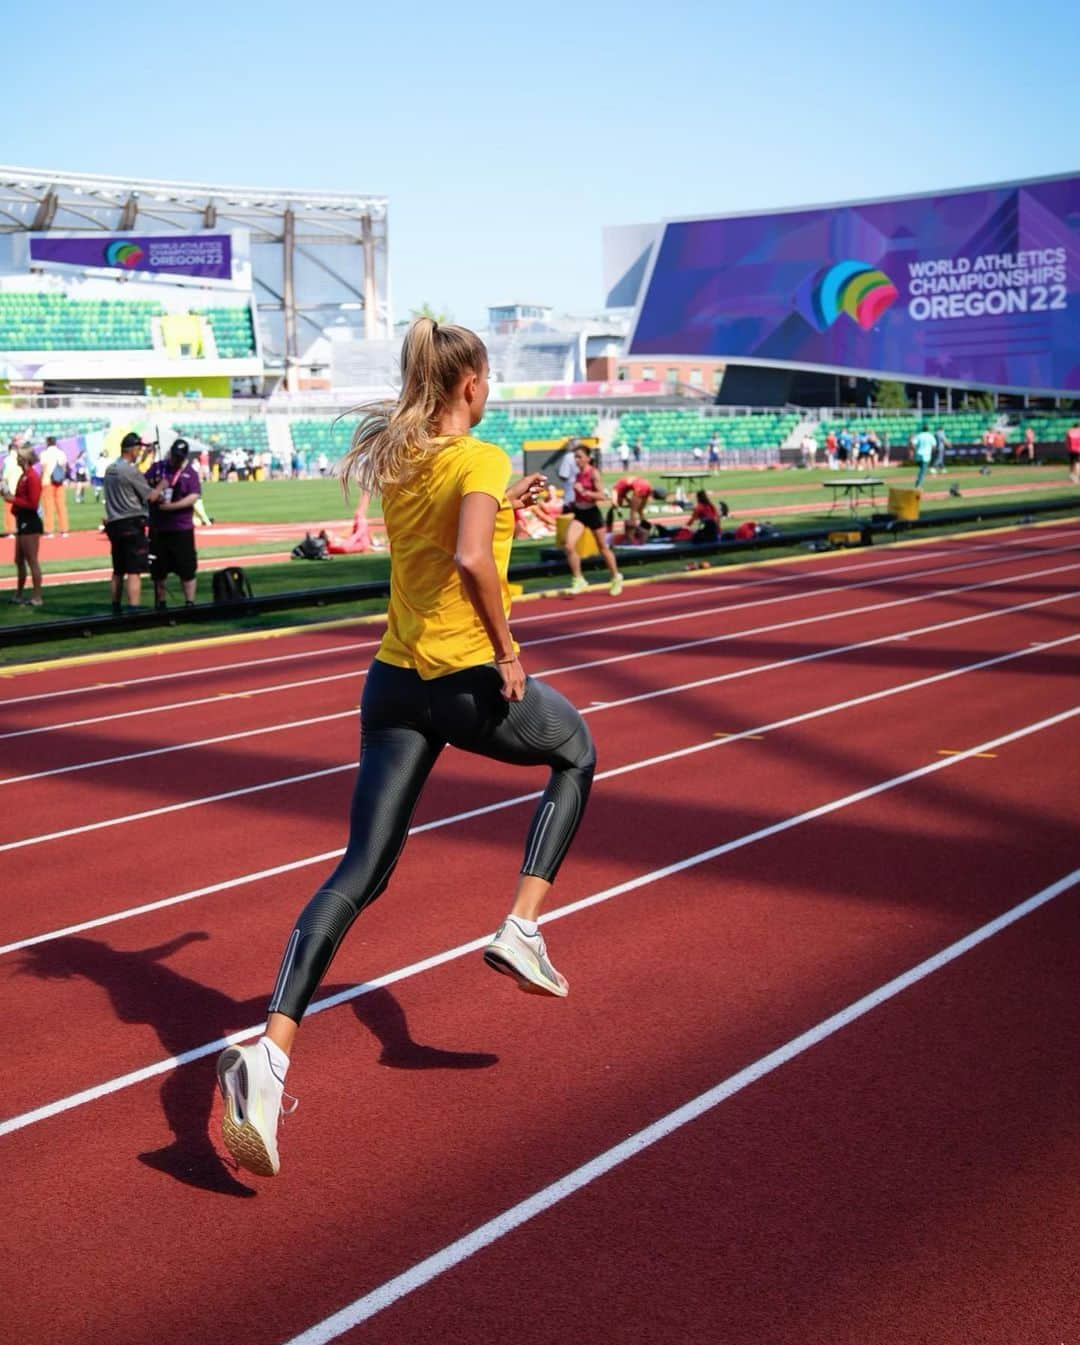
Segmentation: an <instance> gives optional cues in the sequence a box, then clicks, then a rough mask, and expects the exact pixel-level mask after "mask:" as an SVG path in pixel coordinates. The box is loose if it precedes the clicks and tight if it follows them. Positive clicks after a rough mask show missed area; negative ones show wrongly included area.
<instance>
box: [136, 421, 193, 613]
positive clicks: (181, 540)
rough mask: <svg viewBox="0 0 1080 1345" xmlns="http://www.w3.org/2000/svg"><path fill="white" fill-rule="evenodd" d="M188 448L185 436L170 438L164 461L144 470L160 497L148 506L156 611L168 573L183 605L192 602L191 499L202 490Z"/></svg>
mask: <svg viewBox="0 0 1080 1345" xmlns="http://www.w3.org/2000/svg"><path fill="white" fill-rule="evenodd" d="M189 452H190V448H189V445H188V442H187V440H186V439H174V440H173V444H172V447H171V448H170V449H169V456H168V457H167V458H166V459H165V461H164V462H155V463H154V464H153V465H152V466H151V467H150V468H149V470H148V471H147V473H146V479H147V481H148V482H149V483H150V485H151V486H155V487H157V486H160V488H161V499H160V500H158V502H157V503H156V504H153V503H152V504H151V506H150V574H151V576H152V578H153V580H154V590H155V595H156V599H157V606H158V610H159V611H162V610H164V608H165V580H166V578H167V577H168V575H169V574H170V573H171V574H175V575H176V576H177V578H178V579H179V580H180V586H181V588H183V590H184V606H185V607H193V606H194V605H195V572H196V570H197V569H198V558H197V556H196V554H195V501H196V500H197V499H198V498H199V496H200V494H201V493H202V492H201V489H200V486H199V474H198V472H197V471H196V470H195V468H194V467H193V466H192V465H191V463H190V462H188V453H189Z"/></svg>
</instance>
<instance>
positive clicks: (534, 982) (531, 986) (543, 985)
mask: <svg viewBox="0 0 1080 1345" xmlns="http://www.w3.org/2000/svg"><path fill="white" fill-rule="evenodd" d="M484 961H485V962H486V963H487V964H488V966H489V967H490V968H491V969H492V971H498V972H501V973H502V974H503V975H504V976H511V977H513V979H514V980H515V981H516V982H517V985H518V989H519V990H523V991H524V992H525V994H527V995H547V996H549V997H550V998H554V999H565V998H566V996H567V995H568V994H569V993H570V992H569V991H568V990H566V989H564V988H563V986H561V985H560V984H559V982H558V981H555V980H552V979H551V978H550V977H549V976H548V975H547V974H546V973H545V972H544V970H543V968H542V967H541V966H540V963H539V962H538V961H536V960H535V959H533V960H532V961H531V963H530V961H527V960H526V959H525V958H523V957H521V956H520V954H519V953H518V952H517V950H516V949H514V948H508V947H507V946H506V945H505V944H494V943H493V944H489V945H488V947H487V948H485V949H484Z"/></svg>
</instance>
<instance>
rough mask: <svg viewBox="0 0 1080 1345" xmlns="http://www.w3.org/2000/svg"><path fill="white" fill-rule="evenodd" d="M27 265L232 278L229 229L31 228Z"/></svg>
mask: <svg viewBox="0 0 1080 1345" xmlns="http://www.w3.org/2000/svg"><path fill="white" fill-rule="evenodd" d="M29 260H30V265H31V266H46V267H48V266H56V267H74V268H76V269H78V270H86V269H99V270H105V271H123V272H125V273H127V274H128V275H170V276H199V277H202V278H207V279H212V280H231V279H232V239H231V238H230V237H229V235H228V234H203V233H199V234H92V233H86V234H31V235H30V255H29Z"/></svg>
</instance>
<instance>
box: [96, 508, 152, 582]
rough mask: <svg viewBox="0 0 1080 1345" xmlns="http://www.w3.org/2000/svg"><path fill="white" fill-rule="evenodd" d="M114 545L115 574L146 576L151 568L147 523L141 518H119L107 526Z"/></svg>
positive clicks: (113, 566)
mask: <svg viewBox="0 0 1080 1345" xmlns="http://www.w3.org/2000/svg"><path fill="white" fill-rule="evenodd" d="M105 533H106V536H107V537H108V539H109V541H110V543H111V544H112V568H113V574H145V573H146V571H147V570H148V569H149V568H150V557H149V554H148V548H147V544H146V523H145V521H144V520H143V519H141V518H118V519H115V520H114V521H113V522H112V523H106V524H105Z"/></svg>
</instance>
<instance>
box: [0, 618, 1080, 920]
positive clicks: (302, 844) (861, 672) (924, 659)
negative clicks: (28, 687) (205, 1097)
mask: <svg viewBox="0 0 1080 1345" xmlns="http://www.w3.org/2000/svg"><path fill="white" fill-rule="evenodd" d="M1075 608H1076V604H1075V603H1074V604H1073V609H1074V610H1075ZM1022 615H1023V618H1024V624H1023V629H1024V635H1025V637H1026V638H1027V639H1029V640H1030V639H1032V638H1034V637H1036V636H1039V637H1043V636H1046V637H1048V638H1051V639H1053V638H1060V637H1059V636H1057V631H1058V629H1059V628H1060V627H1059V625H1058V624H1057V622H1058V615H1059V614H1058V613H1057V609H1056V607H1055V608H1052V609H1049V608H1044V609H1041V610H1033V611H1029V612H1027V613H1024V614H1022ZM1016 619H1017V618H1016V617H1015V616H1014V617H1013V618H1012V620H1014V621H1015V620H1016ZM1048 619H1049V624H1046V623H1047V620H1048ZM1033 623H1034V624H1033ZM1010 629H1011V627H1010V621H1009V620H1008V619H1003V620H1001V621H999V619H998V618H997V617H993V618H991V619H989V620H985V621H979V622H977V623H969V624H968V625H967V626H962V627H957V628H955V629H953V630H951V631H950V630H944V631H942V630H934V631H932V632H931V634H930V636H929V637H928V644H927V648H926V649H925V650H922V649H919V648H917V647H913V646H915V645H916V644H917V642H913V641H911V640H907V641H905V642H904V643H903V645H902V646H901V652H900V653H897V652H896V649H895V647H894V646H893V645H892V644H891V642H889V643H887V644H886V645H885V646H883V647H879V648H878V649H876V650H872V651H870V652H871V653H872V654H873V655H874V656H875V661H873V662H870V663H867V664H864V663H863V662H862V660H863V659H864V658H865V656H866V651H861V650H855V651H852V652H851V653H849V654H842V655H837V656H835V657H831V658H829V659H828V660H827V661H825V662H823V663H821V664H819V665H811V667H812V668H813V669H814V670H815V672H814V676H812V677H810V678H807V677H806V676H801V677H791V676H790V675H788V670H786V669H784V668H783V667H780V668H773V669H772V670H771V671H763V672H761V673H760V675H758V674H757V673H756V672H755V665H754V664H751V666H750V667H749V668H743V669H742V671H743V672H745V673H747V674H749V675H747V676H740V669H739V665H738V664H737V665H736V671H735V672H734V673H732V674H731V675H732V676H735V677H736V678H737V679H738V680H737V681H735V682H733V683H731V684H730V689H729V687H728V686H725V684H723V683H719V684H713V685H711V686H709V685H706V686H704V687H694V686H693V685H692V684H691V686H690V689H689V690H687V691H685V692H680V693H678V694H674V695H666V696H661V697H659V698H655V699H651V700H649V701H647V702H644V704H647V706H648V708H649V721H648V734H647V735H646V736H645V737H643V736H642V731H641V728H640V726H639V721H638V719H637V718H636V714H637V713H638V712H639V711H640V707H641V705H642V704H643V703H642V702H636V703H635V702H632V703H630V704H626V705H619V704H618V703H616V704H613V705H611V707H610V708H608V709H602V710H601V709H597V710H595V711H593V712H592V714H591V716H590V722H591V723H592V724H593V728H594V733H595V735H596V737H597V740H598V743H599V749H600V756H601V772H602V774H604V773H606V772H607V771H609V770H610V769H611V768H612V767H617V766H618V765H619V764H620V762H624V763H625V762H632V761H640V760H642V759H643V758H645V757H648V756H650V755H654V752H653V750H652V749H650V748H649V747H648V743H649V742H650V741H652V742H654V743H657V744H660V743H662V744H663V748H662V749H661V750H667V751H671V750H674V751H685V750H686V748H687V747H688V746H692V745H694V744H696V743H698V742H699V741H700V740H701V738H702V732H701V729H702V726H703V725H704V726H705V728H706V730H707V732H706V735H705V736H706V738H708V737H709V731H711V733H712V734H720V733H725V732H726V733H731V732H733V731H735V729H736V727H738V728H740V729H743V730H747V729H750V730H756V729H758V728H759V727H764V726H765V725H767V724H768V723H776V722H777V721H778V720H780V719H783V718H785V717H790V716H791V715H793V714H794V715H804V716H805V715H807V714H811V715H814V714H819V713H820V711H819V710H818V709H817V707H818V705H819V704H820V700H821V698H823V697H824V696H837V699H836V700H833V701H826V706H828V705H829V704H832V705H833V706H834V707H836V709H835V711H834V713H839V714H841V715H846V714H847V713H848V712H849V709H850V708H852V707H849V705H848V702H849V701H850V700H852V699H853V698H857V697H858V696H859V695H867V694H870V695H875V696H878V698H879V703H880V702H881V694H882V693H887V692H888V691H889V690H890V689H892V690H894V691H895V694H896V695H897V696H899V697H900V698H901V701H900V705H899V713H900V714H901V715H903V714H904V713H906V711H905V702H906V700H907V698H908V697H909V696H911V695H912V694H916V690H917V689H912V688H911V687H910V683H909V682H907V681H904V680H901V681H900V682H897V681H896V679H895V674H894V673H893V671H892V668H893V666H894V664H895V663H896V662H897V661H899V662H900V664H901V666H903V663H904V662H906V661H910V662H911V665H912V668H913V671H915V672H917V674H918V676H916V677H914V678H912V679H911V680H912V681H916V682H917V681H919V680H922V679H923V678H925V676H927V675H929V676H931V677H941V676H942V673H943V672H944V673H946V674H948V673H949V672H952V671H955V670H956V669H958V668H960V667H963V666H967V665H968V664H970V663H973V662H974V663H977V662H980V661H983V660H985V659H986V658H987V657H991V658H996V657H1001V655H1002V653H1003V652H1009V651H1010V650H1012V649H1013V644H1012V642H1011V641H1010V639H1009V638H1008V637H1009V632H1010ZM974 630H977V631H978V642H977V644H975V645H974V646H970V647H969V642H970V641H971V638H972V637H971V632H972V631H974ZM1021 647H1023V645H1021ZM1069 648H1070V647H1069V646H1068V645H1066V646H1064V647H1063V651H1062V652H1063V655H1064V656H1065V658H1066V661H1065V662H1064V663H1062V662H1061V660H1060V659H1058V660H1056V661H1054V662H1053V663H1052V664H1051V666H1052V667H1054V668H1057V667H1062V668H1064V669H1065V672H1066V674H1067V671H1068V667H1069V666H1070V664H1069V661H1068V659H1067V655H1068V651H1069ZM973 654H974V658H973V657H972V655H973ZM781 662H783V660H781ZM1072 663H1073V664H1075V660H1072ZM1029 666H1030V665H1029ZM924 670H928V671H924ZM823 674H824V675H823ZM720 675H723V674H720ZM965 675H966V674H965ZM951 680H952V679H951V678H949V677H948V676H946V679H945V683H944V684H943V687H944V689H946V690H947V688H948V687H949V685H950V682H951ZM571 690H574V689H573V688H571ZM578 690H579V691H581V692H582V694H581V695H579V697H578V699H579V701H582V700H585V699H587V694H588V693H587V692H586V691H584V689H583V688H578ZM732 692H734V697H735V698H733V697H732ZM645 694H650V693H645ZM718 695H719V696H720V699H719V700H717V699H716V697H717V696H718ZM891 698H892V697H891V696H889V695H885V701H886V702H887V701H888V700H890V699H891ZM871 704H872V705H873V702H871ZM729 707H730V708H729ZM736 707H737V708H736ZM755 707H760V708H755ZM733 712H734V713H733ZM736 714H737V715H739V716H745V717H742V718H738V719H737V718H736ZM758 714H760V715H761V718H759V719H758V718H754V717H753V716H755V715H758ZM831 720H832V715H826V716H825V719H824V722H825V723H826V726H827V727H826V731H827V732H831V731H833V730H832V729H831V728H830V727H829V725H830V722H831ZM643 745H644V746H643ZM712 745H713V746H719V744H718V743H714V744H712ZM218 767H219V769H220V770H221V771H222V772H227V771H228V770H229V769H230V763H229V758H228V757H227V756H225V757H223V758H222V760H221V761H220V763H218ZM691 769H693V767H692V766H691ZM450 772H453V774H452V775H451V774H450ZM536 778H537V780H540V779H542V778H543V777H542V773H536ZM121 784H122V786H124V787H126V788H127V789H128V790H129V792H130V784H129V783H128V782H127V779H126V777H123V778H122V780H121ZM351 787H352V775H351V772H339V773H337V774H334V775H329V776H325V777H323V778H321V779H317V780H312V781H308V782H305V783H304V784H301V785H294V786H290V787H284V788H282V789H280V790H278V789H275V790H272V791H267V792H263V793H258V794H251V795H247V796H242V797H240V798H236V799H233V800H230V801H229V802H228V803H227V804H226V805H214V806H211V807H209V808H206V809H199V810H193V811H192V812H191V813H190V814H188V815H187V816H185V814H183V813H181V814H177V815H174V819H170V818H164V819H162V820H161V821H159V822H156V823H152V824H146V828H145V830H146V834H147V835H148V837H151V838H154V837H157V836H163V837H165V838H168V837H169V836H170V835H171V828H172V827H173V826H176V827H179V828H184V827H186V826H188V825H190V824H191V821H192V819H193V818H194V819H195V824H196V825H198V826H199V828H200V836H201V842H202V843H201V844H200V846H199V847H198V849H197V851H196V852H195V853H192V854H191V855H190V856H189V857H188V858H187V860H186V865H185V875H186V876H187V877H188V878H189V879H190V881H189V884H188V886H189V887H202V886H205V885H206V883H208V882H213V881H214V879H215V878H216V877H219V876H220V867H218V865H219V862H220V858H221V857H222V856H227V859H228V863H229V865H230V868H229V872H231V873H236V872H237V871H238V870H237V867H236V866H237V863H238V861H243V860H246V861H247V864H248V866H249V867H248V870H247V871H258V870H261V869H265V868H266V867H268V863H267V850H266V847H267V844H268V843H269V844H270V846H271V849H270V855H271V856H272V855H273V854H275V853H276V854H278V855H281V854H282V853H284V855H285V856H286V857H288V858H295V857H296V856H297V854H320V853H325V852H327V851H330V850H332V849H333V848H334V847H335V845H340V844H341V819H342V818H343V816H344V815H345V811H346V808H347V803H348V797H349V793H350V792H351ZM525 793H526V794H527V793H528V789H526V790H525ZM521 794H522V776H521V773H520V772H517V771H514V770H513V768H509V767H497V766H492V765H491V764H490V763H486V762H483V761H481V760H479V759H477V758H471V757H469V756H468V755H466V754H460V753H456V752H453V751H451V752H449V753H448V754H447V759H446V760H444V762H443V763H442V765H441V766H440V767H439V768H438V769H437V771H436V772H435V775H434V776H433V779H432V781H431V783H430V784H429V787H428V790H427V792H426V793H425V796H424V798H423V799H422V801H421V804H420V809H419V811H418V817H417V821H418V822H420V823H423V824H427V825H430V823H431V821H432V820H433V819H435V818H438V817H440V816H445V815H454V814H458V813H460V811H461V800H462V799H467V800H468V806H470V807H477V806H485V805H488V804H490V803H493V802H495V801H496V800H497V799H498V798H500V797H509V798H514V797H521ZM127 806H128V808H129V809H130V810H131V811H136V809H135V806H134V804H133V803H129V804H128V805H127ZM268 810H269V815H272V816H273V818H274V822H273V831H272V834H270V833H268V832H267V826H266V823H267V817H268ZM135 828H138V824H135ZM135 828H133V830H134V829H135ZM126 832H127V829H126V828H117V829H114V830H113V832H112V833H111V834H110V833H108V832H103V833H90V834H89V835H87V836H72V837H66V838H64V839H62V840H60V841H57V842H52V843H50V847H49V850H50V859H51V866H52V872H53V876H54V880H55V881H54V887H53V893H52V896H51V904H50V926H51V927H52V928H57V927H62V926H64V925H66V924H69V923H72V922H77V921H78V920H79V919H80V911H79V903H80V902H81V900H82V897H81V893H82V886H81V884H80V880H79V873H80V871H81V866H82V865H83V863H84V862H85V859H86V856H87V850H86V846H87V845H88V844H90V845H93V843H94V840H95V837H96V838H97V840H98V841H99V842H100V851H101V853H100V854H99V856H98V857H97V858H96V859H95V861H94V867H95V873H96V875H97V878H98V890H99V891H101V892H105V893H110V894H111V893H112V892H114V891H119V892H123V891H125V890H129V891H130V890H138V889H139V888H140V887H141V888H144V889H145V880H146V875H147V873H148V872H149V874H153V873H155V872H160V871H161V870H162V869H164V872H165V873H166V874H171V872H172V870H171V866H170V865H168V864H167V863H166V864H165V865H164V866H163V865H161V864H156V863H155V862H154V861H153V859H151V860H150V863H149V868H147V864H146V862H145V861H143V860H142V858H141V856H140V854H139V848H140V847H139V846H138V843H137V841H135V840H134V838H133V837H131V835H130V833H127V835H125V833H126ZM138 834H139V832H138V831H136V835H138ZM133 843H134V844H135V845H136V849H135V851H134V852H133V851H132V844H133ZM148 844H150V845H153V841H152V840H150V841H148ZM289 846H292V847H294V848H292V849H291V850H290V849H288V848H285V847H289ZM272 862H273V860H272V859H271V861H270V863H271V864H272ZM243 871H244V870H243V869H241V870H240V872H243ZM20 881H23V882H26V883H28V886H27V891H26V902H25V903H22V904H21V903H20V902H19V901H18V900H17V899H18V896H19V884H20ZM12 884H13V886H12V897H13V898H15V899H16V900H15V901H14V902H13V903H12V906H11V907H10V908H9V910H8V913H7V914H5V913H3V912H0V943H7V942H10V940H11V938H13V937H16V938H17V937H20V932H19V927H18V926H17V925H16V926H14V927H13V926H12V925H11V924H10V923H9V922H10V920H11V919H12V917H14V918H15V919H16V920H18V919H20V918H21V914H22V912H23V911H24V910H26V911H33V910H34V909H35V908H34V906H33V905H32V904H31V903H32V900H33V893H34V892H35V891H36V872H35V870H34V869H33V867H31V868H29V869H27V870H26V871H25V873H24V872H22V871H20V869H19V868H18V866H16V870H15V872H14V874H13V875H12ZM173 890H175V887H174V889H173ZM146 899H149V900H153V899H154V894H153V892H152V890H151V891H150V892H149V893H148V896H147V898H146ZM72 903H74V904H72ZM131 904H141V901H140V902H137V903H131V902H130V901H128V902H125V903H123V904H120V905H118V904H117V903H116V902H115V901H113V902H112V904H111V906H110V907H109V908H108V909H113V910H116V909H123V908H124V906H126V905H131ZM96 913H97V912H95V914H96ZM81 918H83V919H85V918H86V915H85V913H84V914H82V916H81ZM22 929H23V931H25V932H24V933H23V934H22V937H25V936H26V933H32V932H33V931H32V930H30V931H26V927H25V925H23V927H22Z"/></svg>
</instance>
